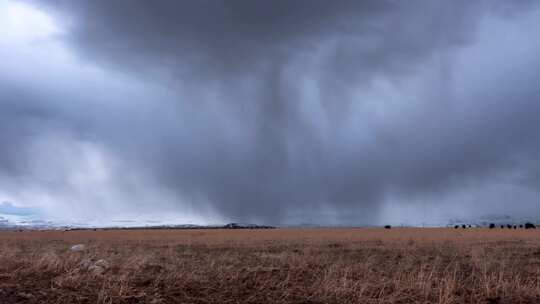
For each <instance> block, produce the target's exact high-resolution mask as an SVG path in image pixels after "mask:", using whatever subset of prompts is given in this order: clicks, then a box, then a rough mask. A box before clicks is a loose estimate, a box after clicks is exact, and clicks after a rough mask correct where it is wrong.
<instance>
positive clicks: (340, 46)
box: [0, 0, 540, 224]
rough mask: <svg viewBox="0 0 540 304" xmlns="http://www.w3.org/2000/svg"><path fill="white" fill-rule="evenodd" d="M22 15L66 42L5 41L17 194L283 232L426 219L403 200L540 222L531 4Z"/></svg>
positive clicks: (81, 210) (66, 10)
mask: <svg viewBox="0 0 540 304" xmlns="http://www.w3.org/2000/svg"><path fill="white" fill-rule="evenodd" d="M11 3H12V2H5V3H4V4H3V9H7V7H9V5H10V4H11ZM17 3H20V2H17ZM19 5H25V6H27V7H28V8H32V9H35V10H37V11H39V12H41V13H42V14H45V15H46V16H49V17H50V18H51V20H52V21H51V22H54V25H55V28H56V29H57V30H56V31H55V32H54V33H52V34H50V35H47V36H46V37H38V38H39V39H30V40H28V39H27V40H24V41H22V42H21V41H19V40H17V39H14V38H13V36H14V35H11V36H10V37H8V35H6V37H7V38H5V39H1V40H0V43H2V44H1V45H0V46H2V49H1V50H0V55H2V58H3V59H0V67H1V68H2V69H1V70H0V79H1V82H0V119H1V120H0V141H1V142H2V145H1V146H0V169H1V170H2V171H1V172H2V173H1V174H0V188H1V189H2V191H1V192H0V195H5V196H6V197H7V198H11V199H14V200H17V199H18V200H20V201H21V203H22V204H43V205H44V206H46V207H47V208H49V209H51V210H52V209H56V210H57V209H62V210H70V211H69V212H66V214H69V216H77V215H80V214H92V215H95V216H102V215H104V214H115V216H118V217H122V216H124V215H126V214H128V213H127V210H137V211H136V212H139V213H146V212H149V210H151V211H152V212H154V211H157V212H158V214H159V212H161V213H163V214H167V213H177V214H184V215H185V218H188V219H189V218H190V217H192V218H197V219H205V218H206V219H208V218H217V219H221V220H231V221H232V220H234V221H256V222H262V223H270V224H283V223H288V222H290V221H292V220H291V218H292V217H300V218H303V217H305V218H309V219H310V220H313V221H319V222H321V223H328V222H332V223H338V224H339V223H343V224H352V223H354V224H363V223H380V222H381V221H383V220H387V219H388V218H391V219H398V220H399V221H403V222H411V221H414V220H417V218H414V219H410V218H406V216H400V215H399V214H397V215H396V214H391V213H392V212H393V211H391V210H392V209H391V208H390V209H389V208H388V206H394V207H395V209H394V210H401V209H400V208H405V207H407V206H416V207H418V208H419V209H421V208H428V207H426V202H427V205H428V206H429V207H430V208H432V209H440V210H445V212H449V213H450V214H452V213H453V212H456V210H465V213H467V212H471V213H476V214H482V213H489V212H493V211H496V212H503V213H506V214H511V215H514V214H517V215H520V214H527V215H531V214H537V215H539V216H540V206H538V203H537V202H538V199H539V198H540V197H539V193H538V191H537V190H538V186H539V185H540V182H539V178H538V176H539V175H540V173H539V172H540V171H539V170H540V160H539V157H538V155H540V153H539V152H540V120H539V119H538V115H539V114H540V100H539V97H540V89H539V88H538V83H540V74H539V73H538V70H539V68H540V56H538V55H537V54H540V38H537V37H536V36H537V35H535V33H534V31H535V28H538V26H539V25H540V24H539V23H540V11H539V8H538V7H537V5H535V4H534V3H533V2H516V3H514V2H506V1H500V2H499V1H475V2H471V1H453V2H448V1H413V2H403V1H301V0H294V1H290V0H289V1H285V0H283V1H248V0H245V1H243V0H238V1H158V2H149V1H120V0H118V1H29V2H22V4H19ZM4 34H5V33H4ZM0 199H2V198H1V197H0ZM42 201H46V202H42ZM418 202H422V204H420V205H419V203H418ZM389 210H390V211H389ZM395 212H398V211H395ZM329 217H330V219H329Z"/></svg>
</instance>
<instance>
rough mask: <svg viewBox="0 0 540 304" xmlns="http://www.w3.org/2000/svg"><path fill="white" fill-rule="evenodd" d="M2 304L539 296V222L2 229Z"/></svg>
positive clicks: (531, 299)
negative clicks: (526, 226)
mask: <svg viewBox="0 0 540 304" xmlns="http://www.w3.org/2000/svg"><path fill="white" fill-rule="evenodd" d="M74 244H85V249H84V250H82V251H72V250H71V249H70V247H71V246H72V245H74ZM0 303H2V304H3V303H6V304H7V303H9V304H11V303H154V304H156V303H306V304H307V303H313V304H314V303H540V230H538V229H537V230H506V229H504V230H501V229H494V230H489V229H467V230H462V229H459V230H455V229H447V228H437V229H435V228H433V229H427V228H426V229H413V228H402V229H391V230H384V229H305V230H303V229H276V230H110V231H67V232H62V231H45V232H40V231H32V232H31V231H26V232H0Z"/></svg>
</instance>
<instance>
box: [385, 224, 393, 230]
mask: <svg viewBox="0 0 540 304" xmlns="http://www.w3.org/2000/svg"><path fill="white" fill-rule="evenodd" d="M384 229H392V226H390V225H386V226H384Z"/></svg>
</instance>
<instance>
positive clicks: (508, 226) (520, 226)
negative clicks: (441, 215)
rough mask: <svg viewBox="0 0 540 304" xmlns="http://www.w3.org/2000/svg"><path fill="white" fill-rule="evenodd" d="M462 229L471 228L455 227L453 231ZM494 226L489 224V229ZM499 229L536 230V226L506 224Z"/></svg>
mask: <svg viewBox="0 0 540 304" xmlns="http://www.w3.org/2000/svg"><path fill="white" fill-rule="evenodd" d="M460 227H461V228H463V229H467V228H471V227H472V226H471V225H465V224H463V225H455V226H454V228H455V229H459V228H460ZM495 227H496V225H495V224H494V223H491V224H489V229H495ZM500 227H501V229H504V228H507V229H518V228H519V229H524V228H525V229H536V226H535V225H534V224H533V223H525V225H522V224H520V225H510V224H506V225H500Z"/></svg>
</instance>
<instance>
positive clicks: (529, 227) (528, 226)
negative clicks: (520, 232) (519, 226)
mask: <svg viewBox="0 0 540 304" xmlns="http://www.w3.org/2000/svg"><path fill="white" fill-rule="evenodd" d="M525 229H536V226H535V225H534V224H533V223H525Z"/></svg>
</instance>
